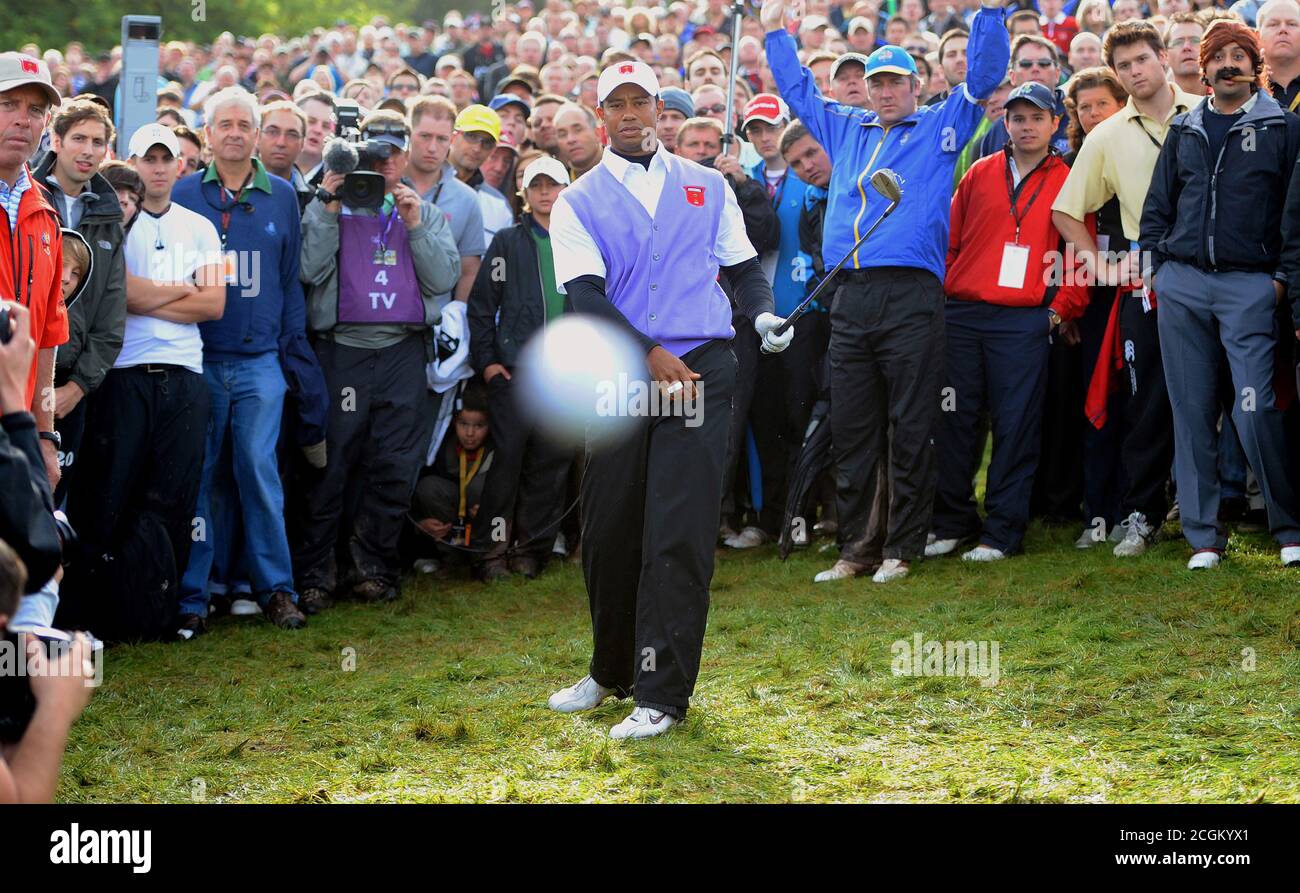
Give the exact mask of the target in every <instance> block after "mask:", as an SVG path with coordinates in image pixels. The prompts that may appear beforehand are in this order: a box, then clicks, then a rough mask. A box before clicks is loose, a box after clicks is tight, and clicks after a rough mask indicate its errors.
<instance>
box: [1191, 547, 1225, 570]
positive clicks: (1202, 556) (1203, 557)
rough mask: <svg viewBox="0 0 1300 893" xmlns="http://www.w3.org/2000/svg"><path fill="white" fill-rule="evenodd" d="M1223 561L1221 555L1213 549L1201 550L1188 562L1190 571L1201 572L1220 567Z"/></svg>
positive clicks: (1194, 553) (1193, 554)
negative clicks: (1220, 562)
mask: <svg viewBox="0 0 1300 893" xmlns="http://www.w3.org/2000/svg"><path fill="white" fill-rule="evenodd" d="M1220 560H1221V558H1220V556H1219V553H1218V552H1216V551H1214V550H1213V549H1200V550H1198V551H1196V552H1193V553H1192V557H1191V558H1189V559H1188V561H1187V569H1188V570H1189V571H1201V570H1205V569H1206V568H1211V567H1218V566H1219V561H1220Z"/></svg>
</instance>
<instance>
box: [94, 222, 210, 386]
mask: <svg viewBox="0 0 1300 893" xmlns="http://www.w3.org/2000/svg"><path fill="white" fill-rule="evenodd" d="M124 254H125V257H126V271H127V272H128V273H130V274H131V275H132V276H142V277H144V278H146V279H152V280H154V281H156V282H160V283H176V282H194V274H195V273H196V272H197V271H198V270H199V269H200V268H201V267H205V266H208V265H209V264H218V263H221V239H220V237H219V236H218V235H217V228H216V227H215V226H213V225H212V222H211V221H210V220H208V219H207V218H206V217H202V216H200V215H198V214H196V213H194V212H193V211H191V210H189V209H188V208H182V207H181V206H180V205H177V204H175V203H173V204H172V205H171V206H170V207H169V208H168V209H167V210H166V211H164V212H163V214H162V215H161V216H157V217H156V216H154V215H153V214H150V213H149V212H148V211H146V210H144V209H143V208H141V209H140V215H139V216H138V217H137V218H136V221H135V223H134V224H133V225H132V226H131V231H130V232H129V233H127V236H126V249H125V252H124ZM143 363H166V364H169V365H173V366H184V367H185V368H186V369H189V370H190V371H191V372H197V373H199V374H202V373H203V339H202V338H201V337H200V336H199V327H198V324H197V323H177V322H170V321H169V320H165V319H156V318H155V317H152V316H137V315H136V314H134V313H128V314H127V315H126V330H125V332H124V334H123V336H122V352H121V353H119V354H118V355H117V362H115V363H114V364H113V368H115V369H123V368H125V367H127V366H139V365H141V364H143Z"/></svg>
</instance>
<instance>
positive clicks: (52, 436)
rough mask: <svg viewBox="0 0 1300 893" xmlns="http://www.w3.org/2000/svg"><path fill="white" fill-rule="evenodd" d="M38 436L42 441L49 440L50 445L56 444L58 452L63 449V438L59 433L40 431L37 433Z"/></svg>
mask: <svg viewBox="0 0 1300 893" xmlns="http://www.w3.org/2000/svg"><path fill="white" fill-rule="evenodd" d="M36 436H37V437H39V438H40V439H41V440H48V441H49V442H50V443H52V444H54V448H55V449H56V450H61V449H63V438H62V437H61V436H60V435H59V432H58V431H40V432H37V435H36Z"/></svg>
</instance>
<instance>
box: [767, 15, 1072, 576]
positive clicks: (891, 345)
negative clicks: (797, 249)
mask: <svg viewBox="0 0 1300 893" xmlns="http://www.w3.org/2000/svg"><path fill="white" fill-rule="evenodd" d="M786 5H787V4H786V3H784V2H782V0H764V3H763V7H762V11H761V13H760V17H761V19H762V23H763V28H764V30H765V31H766V32H767V37H766V46H767V60H768V63H769V65H770V66H771V68H772V77H773V78H774V79H775V80H776V85H777V87H778V88H779V90H780V93H781V97H782V98H783V99H785V101H786V102H787V103H789V105H790V109H791V110H792V111H793V112H794V113H795V115H796V116H797V117H798V118H799V120H800V121H801V122H802V123H803V124H804V126H806V127H807V128H808V132H809V133H810V134H811V135H812V137H813V139H815V140H816V141H817V142H819V143H821V145H822V146H823V147H824V148H825V149H826V154H827V155H828V156H830V160H831V163H832V167H831V181H830V186H829V187H828V188H827V192H828V195H829V199H828V204H827V207H826V223H825V227H824V235H823V239H822V257H823V258H824V259H825V261H826V263H827V265H830V264H834V263H838V262H839V260H840V258H842V257H844V256H846V255H850V256H851V258H852V259H851V260H850V261H849V262H848V263H847V264H846V265H845V268H844V272H843V274H842V275H841V277H840V280H839V282H838V284H837V286H836V289H835V295H834V299H833V301H832V302H831V312H830V321H831V339H830V351H829V352H830V362H831V375H830V381H831V437H832V440H833V441H834V443H835V460H836V468H837V480H836V506H837V509H838V515H839V534H838V535H839V541H840V558H839V560H838V561H836V562H835V565H834V566H833V567H831V568H830V569H828V570H825V571H822V572H821V573H819V574H818V575H817V576H816V577H815V578H814V580H816V581H817V582H825V581H827V580H843V579H849V578H852V577H856V576H858V575H860V574H865V573H868V572H870V571H871V570H872V569H873V568H875V574H874V575H873V576H872V579H873V580H874V581H875V582H877V583H887V582H889V581H891V580H898V579H901V578H903V577H905V576H906V575H907V574H908V571H909V568H910V566H911V562H912V561H913V560H914V559H916V558H919V557H920V556H921V553H922V552H923V551H924V550H925V547H926V540H927V533H928V532H929V528H930V516H931V512H932V510H933V507H934V491H935V483H936V477H937V471H936V466H935V457H934V433H935V428H936V422H937V419H938V413H939V408H940V399H941V394H940V389H941V387H942V385H943V369H944V363H943V345H944V338H943V323H944V316H943V313H944V311H943V307H944V294H943V277H944V258H945V254H946V251H947V247H948V216H949V206H950V204H951V201H952V178H953V169H954V167H955V165H956V164H957V157H958V156H959V155H960V154H961V150H962V147H963V146H965V145H966V143H967V142H969V141H970V138H971V135H972V134H973V133H974V132H975V128H976V127H977V126H979V123H980V120H981V119H982V118H983V117H984V109H983V108H982V107H981V106H980V103H981V102H983V101H984V100H986V99H987V98H988V97H989V95H990V94H992V92H993V91H994V90H995V89H997V86H998V84H1000V83H1001V82H1002V79H1003V77H1004V76H1005V75H1006V71H1007V62H1008V60H1009V59H1010V57H1011V49H1010V46H1009V38H1008V35H1007V29H1006V27H1005V26H1004V25H1003V17H1004V15H1005V13H1004V11H1003V10H1002V9H1000V8H996V7H988V6H985V7H984V8H982V9H981V10H980V11H979V12H978V13H976V14H975V18H974V19H973V20H972V22H971V29H970V45H969V50H968V54H969V60H970V61H969V65H968V68H967V77H966V81H965V83H963V84H958V85H957V86H956V87H954V88H953V90H952V91H951V92H950V93H949V94H948V98H947V99H945V100H943V101H942V102H937V103H935V104H934V105H929V106H920V107H918V105H917V99H918V98H919V95H920V89H921V81H920V78H919V77H918V75H917V71H916V63H915V62H914V61H913V60H912V57H911V56H909V55H908V54H907V53H905V52H903V51H902V50H901V49H900V48H899V47H895V46H882V47H880V48H879V49H877V50H876V51H875V52H873V53H872V54H871V55H870V56H869V57H868V58H867V64H866V78H867V96H868V98H869V99H870V101H871V108H872V109H873V111H865V110H863V109H860V108H854V107H852V106H848V105H844V104H842V103H838V102H834V101H831V100H827V99H825V98H824V97H823V96H822V95H821V94H820V93H819V92H818V90H817V87H816V84H815V79H814V77H813V75H812V72H811V71H809V70H808V69H807V68H806V67H804V66H802V65H800V63H799V56H798V54H797V52H796V48H795V44H794V39H793V38H791V36H790V34H789V33H788V32H787V31H786V27H785V22H786V9H785V7H786ZM882 167H883V168H890V169H892V170H894V171H897V172H898V174H899V175H900V176H901V177H902V182H903V189H904V190H905V191H906V193H907V196H908V198H907V200H906V201H904V202H903V203H902V204H900V205H899V209H898V213H897V214H894V215H893V216H891V217H890V218H889V219H888V220H886V221H885V222H884V223H883V224H882V225H881V227H880V232H879V233H878V234H877V235H876V236H875V237H874V238H873V239H872V240H869V241H867V242H865V243H864V244H863V245H862V247H860V248H858V249H857V250H853V246H854V244H855V242H856V241H857V239H858V237H859V235H860V234H861V233H862V232H863V231H865V229H866V227H867V226H868V225H869V224H870V222H871V221H872V220H874V219H875V218H876V217H877V216H878V215H879V214H880V213H881V211H882V206H883V205H884V204H885V203H886V202H887V201H888V200H887V199H886V198H884V197H883V196H881V195H877V194H876V193H875V192H874V191H872V190H871V189H870V188H869V187H868V186H867V182H868V180H869V178H870V177H871V175H872V174H873V173H874V172H875V171H877V170H878V169H880V168H882ZM1044 335H1046V333H1044ZM882 462H888V464H889V476H888V482H889V487H888V490H889V512H888V522H887V524H886V532H885V538H884V543H883V547H882V548H880V549H879V551H877V549H876V546H875V545H874V542H873V541H874V539H876V538H874V537H872V536H871V535H870V534H869V527H868V522H869V521H870V519H871V508H872V505H873V503H874V502H875V497H876V488H877V477H876V475H877V468H878V466H879V465H880V463H882Z"/></svg>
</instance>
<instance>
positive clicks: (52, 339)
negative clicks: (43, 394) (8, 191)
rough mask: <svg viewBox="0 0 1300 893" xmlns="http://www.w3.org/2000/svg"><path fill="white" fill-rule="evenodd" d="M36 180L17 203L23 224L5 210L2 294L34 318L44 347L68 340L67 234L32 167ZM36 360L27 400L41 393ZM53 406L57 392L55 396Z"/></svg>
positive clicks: (0, 274) (0, 262) (0, 218)
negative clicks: (64, 235) (61, 226)
mask: <svg viewBox="0 0 1300 893" xmlns="http://www.w3.org/2000/svg"><path fill="white" fill-rule="evenodd" d="M27 179H28V182H29V183H30V184H31V185H30V186H28V188H27V191H26V192H24V193H23V197H22V200H21V201H20V202H19V203H18V225H17V226H15V225H14V222H13V221H11V220H9V219H8V215H6V214H5V213H4V211H3V210H0V221H3V224H4V229H3V230H0V235H3V237H4V238H3V239H0V243H3V244H0V298H3V299H4V300H6V301H17V302H18V303H19V304H22V305H23V306H24V307H26V308H27V309H28V311H29V312H30V313H31V318H32V338H33V339H34V340H35V341H36V347H37V348H38V349H40V350H43V349H45V348H50V347H58V346H59V345H60V344H63V343H64V342H65V341H67V340H68V311H67V308H65V307H64V306H63V233H62V231H61V230H60V228H59V215H58V212H57V211H55V210H54V206H53V205H51V204H50V199H49V197H48V196H47V195H46V193H45V189H44V187H42V186H39V185H38V184H37V181H36V178H35V177H34V176H32V172H31V171H30V170H28V171H27ZM36 362H37V358H36V357H33V358H32V371H31V374H30V375H28V376H27V404H28V406H30V405H31V404H32V397H33V396H34V395H35V393H36ZM50 401H51V402H50V406H51V408H52V406H53V402H52V401H53V396H52V395H51V396H50Z"/></svg>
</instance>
